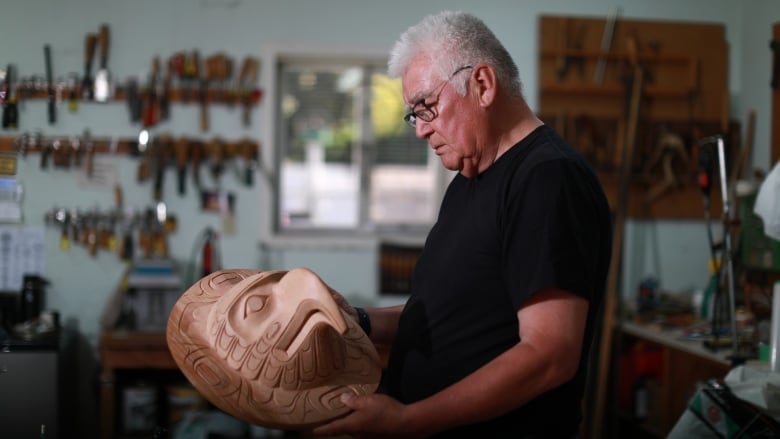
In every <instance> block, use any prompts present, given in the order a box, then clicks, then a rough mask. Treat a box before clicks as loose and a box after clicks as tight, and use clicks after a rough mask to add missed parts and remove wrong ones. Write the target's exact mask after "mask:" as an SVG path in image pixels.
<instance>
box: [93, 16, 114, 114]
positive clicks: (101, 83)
mask: <svg viewBox="0 0 780 439" xmlns="http://www.w3.org/2000/svg"><path fill="white" fill-rule="evenodd" d="M109 38H110V36H109V29H108V25H107V24H103V25H101V26H100V31H99V33H98V45H99V46H100V49H99V50H100V70H98V71H97V73H96V74H95V91H94V96H95V101H97V102H106V101H108V99H109V98H110V97H111V74H110V73H109V71H108V45H109Z"/></svg>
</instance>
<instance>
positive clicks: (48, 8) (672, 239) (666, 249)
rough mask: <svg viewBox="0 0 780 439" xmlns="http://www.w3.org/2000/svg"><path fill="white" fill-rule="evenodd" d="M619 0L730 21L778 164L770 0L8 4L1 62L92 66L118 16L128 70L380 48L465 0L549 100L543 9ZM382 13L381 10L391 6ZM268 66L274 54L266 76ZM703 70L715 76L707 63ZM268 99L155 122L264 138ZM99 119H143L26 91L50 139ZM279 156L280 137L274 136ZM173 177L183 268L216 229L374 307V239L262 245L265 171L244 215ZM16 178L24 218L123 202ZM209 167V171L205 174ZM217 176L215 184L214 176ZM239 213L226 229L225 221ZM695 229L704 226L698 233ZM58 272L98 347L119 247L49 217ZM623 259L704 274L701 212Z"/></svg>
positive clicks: (642, 269) (52, 260)
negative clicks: (249, 112)
mask: <svg viewBox="0 0 780 439" xmlns="http://www.w3.org/2000/svg"><path fill="white" fill-rule="evenodd" d="M614 5H619V6H621V7H622V14H623V16H625V17H632V18H648V19H669V20H686V21H701V22H715V23H724V24H725V25H726V29H727V39H728V41H729V44H730V65H729V70H730V77H729V90H728V92H729V93H730V94H731V95H732V99H731V103H732V104H731V105H732V108H731V114H732V117H734V118H737V119H742V118H744V116H745V114H746V112H747V110H748V109H756V110H757V123H756V133H755V138H756V142H755V152H754V157H753V163H754V164H755V165H756V166H759V167H762V168H764V169H769V166H768V157H769V113H770V102H769V85H768V84H769V75H770V52H769V49H768V44H767V43H768V41H769V39H770V35H771V26H770V25H771V21H772V19H773V17H780V3H778V2H776V1H772V0H754V1H751V2H738V1H733V0H685V1H679V0H657V1H652V2H642V1H636V0H621V1H608V0H591V1H579V2H571V1H567V0H544V1H538V0H526V1H519V2H518V1H513V0H487V1H483V2H479V3H478V4H475V3H474V2H469V1H465V0H453V1H426V2H420V1H411V0H398V1H394V2H366V1H358V0H330V1H327V2H326V1H317V0H286V1H283V2H282V1H260V0H168V1H164V2H160V1H157V0H134V1H129V2H128V1H120V0H69V1H67V2H63V1H56V0H39V1H34V2H31V1H27V0H5V1H4V2H3V13H2V14H0V63H4V64H3V65H5V64H7V63H14V64H15V65H16V67H17V68H18V71H19V75H20V76H29V75H43V74H44V73H45V68H44V57H43V46H44V45H45V44H49V45H50V46H51V50H52V61H53V69H54V76H55V77H65V76H67V75H69V74H70V73H76V74H80V73H81V72H83V69H84V66H83V57H84V36H85V34H86V33H87V32H97V30H98V27H99V25H100V24H101V23H108V24H110V27H111V45H110V56H109V62H108V67H109V69H110V71H111V73H112V75H113V76H114V77H115V78H118V79H120V80H121V79H126V78H128V77H130V76H136V77H138V78H139V79H141V80H144V79H145V78H146V75H147V72H148V70H149V65H150V60H151V58H152V57H153V56H155V55H159V56H161V57H167V56H169V55H171V54H172V53H175V52H177V51H181V50H192V49H198V50H199V51H200V53H201V54H203V55H204V56H207V55H209V54H213V53H216V52H220V51H222V52H225V53H226V54H228V55H230V56H232V57H233V58H234V59H236V60H240V59H242V58H243V57H245V56H257V57H258V58H259V59H260V62H261V64H262V62H263V59H262V57H263V53H264V47H267V46H268V45H273V44H277V43H294V44H299V45H309V44H310V45H312V46H313V47H320V46H323V45H324V46H331V47H361V48H364V47H370V48H378V49H381V50H386V49H389V47H390V45H391V44H392V43H393V42H394V40H395V38H396V37H397V36H398V34H399V33H400V32H401V31H402V30H404V29H405V28H406V27H408V26H410V25H412V24H414V23H415V22H417V21H418V20H419V19H420V18H421V17H422V16H423V15H424V14H427V13H430V12H435V11H438V10H441V9H445V8H449V9H463V10H467V11H470V12H474V13H476V14H477V15H479V16H480V17H482V18H483V19H484V20H485V21H486V22H487V23H488V24H489V25H490V26H491V27H492V28H493V29H494V30H495V32H496V33H497V35H498V37H499V38H501V39H502V40H503V41H504V42H505V43H506V45H507V46H508V49H509V50H510V52H511V53H512V55H513V56H514V57H515V59H516V60H517V62H518V64H519V68H520V73H521V77H522V79H523V82H524V87H525V91H526V95H527V97H528V100H529V102H530V104H531V106H532V107H533V108H536V106H537V101H538V97H537V89H538V84H539V79H538V78H537V77H536V75H537V71H538V69H537V59H538V56H537V48H538V46H539V45H538V42H537V35H538V30H537V18H538V16H539V15H540V14H567V15H579V14H582V15H589V16H596V17H602V16H606V14H607V13H608V11H609V9H610V8H611V7H612V6H614ZM378 17H381V19H380V18H378ZM268 68H269V66H267V65H262V70H261V75H260V82H259V86H260V88H261V89H262V88H266V87H268V86H269V85H268V84H267V83H265V82H264V81H265V80H266V78H267V76H268V75H267V74H264V72H266V71H267V70H266V69H268ZM702 73H703V74H706V72H702ZM269 110H270V109H269V106H268V103H266V102H264V101H261V102H260V104H259V105H258V106H257V107H256V108H255V109H254V114H253V123H252V125H251V126H249V127H244V126H243V125H242V124H241V121H240V117H239V115H238V114H239V113H238V111H237V110H235V109H232V110H231V109H229V108H227V107H225V106H213V107H212V108H210V127H211V128H210V130H209V131H208V132H207V133H202V132H201V131H200V129H199V127H198V108H197V106H196V105H179V104H174V105H173V106H172V108H171V117H170V120H169V121H167V122H164V123H162V124H160V125H158V126H157V127H156V128H155V131H156V132H158V133H159V132H168V133H170V134H171V135H172V136H174V137H180V136H190V137H202V138H206V139H208V138H212V137H215V136H220V137H221V138H223V139H225V140H226V141H235V140H237V139H242V138H252V139H256V140H258V141H259V140H260V139H261V138H262V134H263V130H264V126H262V122H263V120H265V116H267V115H266V114H265V112H267V111H269ZM85 129H89V130H90V133H91V135H92V136H94V137H103V138H106V137H108V138H120V139H124V138H134V137H136V136H137V134H138V130H139V127H138V125H134V124H131V123H129V119H128V111H127V107H126V104H125V103H124V102H111V103H106V104H86V103H85V104H82V105H80V106H79V108H78V110H77V111H76V112H75V113H70V112H68V111H67V109H66V105H65V104H63V105H61V106H60V107H58V119H57V121H56V123H55V124H49V123H48V121H47V108H46V102H45V100H37V101H29V102H22V104H21V108H20V124H19V128H18V129H17V130H15V131H0V136H15V135H19V134H22V133H25V132H30V133H34V132H37V131H40V132H42V133H43V135H45V136H63V137H67V136H74V135H80V134H81V133H83V132H84V130H85ZM263 146H264V148H265V149H264V150H263V155H262V157H263V160H264V162H265V165H266V166H268V165H269V164H270V163H272V160H271V153H272V151H271V148H270V146H271V145H263ZM100 159H101V160H104V161H107V162H108V163H109V167H113V169H115V178H116V181H117V183H119V184H120V185H121V186H122V188H123V193H124V205H125V206H130V207H137V208H139V209H140V208H145V207H147V206H150V205H152V198H151V183H150V182H143V183H140V184H139V183H138V182H137V181H136V169H137V166H138V159H137V158H132V157H128V156H126V155H110V154H105V155H102V157H101V158H100ZM166 177H167V180H166V184H165V186H164V198H163V199H164V200H165V201H166V203H167V208H168V212H169V213H170V214H173V215H176V217H177V229H176V230H175V232H173V233H172V234H171V235H170V237H169V247H170V254H171V255H172V256H173V257H174V258H175V259H177V260H178V261H181V262H182V264H184V265H185V266H186V264H187V263H188V262H189V261H190V260H191V259H192V252H193V246H194V245H195V243H196V242H197V240H198V237H199V234H200V233H202V231H203V230H204V229H205V228H206V227H213V228H214V229H215V230H217V231H218V233H219V247H220V253H221V257H222V265H223V266H225V267H257V268H292V267H293V266H298V265H307V266H309V267H310V268H312V269H314V270H315V271H317V272H318V273H320V275H321V276H322V277H323V278H324V279H325V280H326V282H328V283H330V284H331V285H332V286H333V287H334V288H336V289H338V290H340V291H342V292H344V293H345V294H346V295H347V296H348V297H350V298H354V299H355V300H358V301H361V302H364V303H371V302H372V301H373V300H375V299H376V297H377V292H376V289H377V288H376V278H377V276H376V265H377V264H376V260H377V259H376V255H375V247H374V246H372V245H371V242H368V243H365V244H364V245H356V246H354V247H344V246H340V247H337V248H331V247H329V246H328V245H327V244H322V243H318V242H317V241H313V242H311V243H308V244H307V245H305V246H300V245H297V246H295V247H293V248H289V249H286V248H285V247H284V245H275V246H273V247H268V246H266V245H262V244H263V243H264V242H267V241H269V240H271V238H272V237H271V236H265V235H264V233H263V230H267V227H266V225H267V223H268V222H269V221H270V220H271V216H272V212H271V205H272V204H271V192H270V190H269V188H268V186H267V184H266V183H265V182H264V180H263V178H262V177H258V178H256V182H255V186H253V187H246V186H243V185H242V184H241V183H240V182H239V181H238V180H237V179H235V178H232V176H231V175H230V174H229V173H228V174H227V175H225V176H224V177H223V179H222V181H221V186H220V187H221V188H222V189H224V190H227V191H231V192H233V193H234V194H235V195H236V210H235V212H234V216H233V218H230V219H226V218H225V217H224V215H220V214H218V213H214V212H205V213H204V212H203V211H202V210H201V209H200V202H199V200H198V198H197V196H196V195H195V191H188V192H187V194H186V195H184V196H180V195H179V194H178V193H176V189H175V184H174V180H175V170H174V169H173V168H170V169H169V170H168V175H167V176H166ZM17 178H18V180H19V181H20V182H21V183H22V184H23V186H24V192H25V197H24V201H23V215H24V220H23V222H22V225H23V226H44V216H45V214H46V212H48V211H50V210H51V209H52V208H54V207H67V208H83V209H90V208H105V209H108V208H111V207H112V206H113V202H114V198H113V197H114V193H113V188H112V187H107V186H103V187H92V186H89V185H83V184H82V183H81V180H80V178H79V173H78V172H77V171H75V170H63V169H56V170H54V169H47V170H41V169H40V166H39V158H38V157H36V156H28V157H26V158H22V159H20V160H19V169H18V173H17ZM204 178H208V177H204ZM213 184H216V183H213ZM228 220H229V221H232V223H231V224H232V226H231V227H227V226H226V223H225V221H228ZM697 234H698V235H699V236H697ZM45 243H46V250H45V255H46V272H45V274H44V275H45V276H46V277H47V278H48V279H49V280H50V281H51V283H52V285H51V286H50V288H49V290H48V297H47V303H48V307H49V308H52V309H57V310H59V311H60V313H61V315H62V319H63V321H64V322H65V323H66V324H70V325H71V326H72V327H75V328H77V329H78V330H79V331H80V332H81V333H82V334H83V335H84V336H85V337H86V338H87V339H88V340H89V341H90V342H91V343H92V344H93V345H94V344H95V343H96V340H97V336H98V334H99V318H100V314H101V312H102V311H103V307H104V306H105V304H106V303H107V300H108V298H109V297H110V295H111V294H112V292H113V291H114V289H115V288H116V285H117V282H118V280H119V279H120V277H121V274H122V272H123V270H124V267H125V266H124V264H123V263H122V262H121V261H120V259H119V258H117V257H116V256H115V255H113V254H108V253H101V252H98V254H97V255H96V256H95V257H92V256H90V255H89V254H88V253H87V252H86V251H85V249H83V248H81V247H79V246H71V248H70V249H69V250H68V251H63V250H61V249H60V246H59V231H58V230H57V229H55V228H51V227H46V236H45ZM626 246H627V250H626V251H625V252H624V254H625V255H626V263H625V265H624V267H626V270H625V271H624V281H623V285H624V294H626V295H629V294H633V293H634V289H635V287H634V286H635V285H637V284H638V279H639V278H640V277H642V276H644V275H645V274H648V273H652V274H655V275H656V276H658V278H659V279H660V281H661V284H662V285H663V286H664V287H666V288H669V289H680V288H688V287H696V286H702V285H704V284H705V283H706V280H707V271H706V270H707V269H706V261H707V258H708V257H709V253H708V250H707V240H706V231H705V229H704V227H703V226H702V225H700V224H699V223H698V222H696V221H687V222H680V221H660V222H641V223H629V227H628V229H627V239H626Z"/></svg>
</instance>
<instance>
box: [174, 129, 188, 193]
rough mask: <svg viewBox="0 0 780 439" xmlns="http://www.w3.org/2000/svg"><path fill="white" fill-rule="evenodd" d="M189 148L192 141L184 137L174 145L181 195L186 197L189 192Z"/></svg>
mask: <svg viewBox="0 0 780 439" xmlns="http://www.w3.org/2000/svg"><path fill="white" fill-rule="evenodd" d="M189 146H190V140H189V139H187V138H184V137H181V138H179V139H178V140H176V143H175V144H174V154H175V155H176V170H177V174H178V187H179V195H184V194H185V193H186V192H187V158H188V151H189Z"/></svg>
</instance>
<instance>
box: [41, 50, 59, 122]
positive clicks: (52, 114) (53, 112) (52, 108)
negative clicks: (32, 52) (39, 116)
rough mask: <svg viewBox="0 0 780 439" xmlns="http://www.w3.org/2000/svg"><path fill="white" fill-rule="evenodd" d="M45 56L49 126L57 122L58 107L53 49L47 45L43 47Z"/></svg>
mask: <svg viewBox="0 0 780 439" xmlns="http://www.w3.org/2000/svg"><path fill="white" fill-rule="evenodd" d="M43 55H44V58H45V59H46V83H47V87H48V93H49V125H54V124H55V123H56V122H57V107H56V105H55V104H56V103H57V101H56V99H57V97H56V95H55V93H54V79H53V78H52V73H51V47H50V46H49V45H48V44H46V45H45V46H43Z"/></svg>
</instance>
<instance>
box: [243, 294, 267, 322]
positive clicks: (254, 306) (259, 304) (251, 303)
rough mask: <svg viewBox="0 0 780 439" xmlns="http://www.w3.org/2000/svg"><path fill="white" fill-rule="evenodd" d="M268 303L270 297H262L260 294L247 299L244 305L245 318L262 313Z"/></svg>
mask: <svg viewBox="0 0 780 439" xmlns="http://www.w3.org/2000/svg"><path fill="white" fill-rule="evenodd" d="M267 301H268V297H266V296H261V295H259V294H254V295H252V296H251V297H249V298H247V300H246V302H245V303H244V317H248V316H250V315H251V314H255V313H258V312H261V311H262V310H263V309H264V308H265V306H266V302H267Z"/></svg>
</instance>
